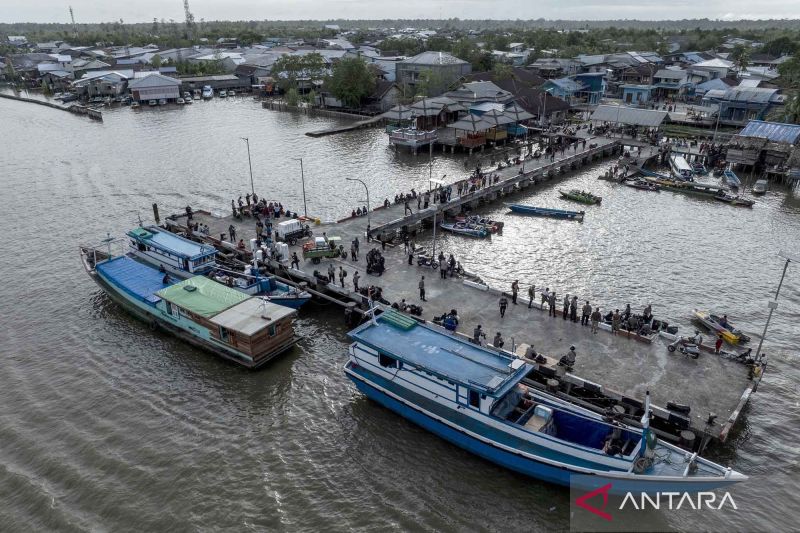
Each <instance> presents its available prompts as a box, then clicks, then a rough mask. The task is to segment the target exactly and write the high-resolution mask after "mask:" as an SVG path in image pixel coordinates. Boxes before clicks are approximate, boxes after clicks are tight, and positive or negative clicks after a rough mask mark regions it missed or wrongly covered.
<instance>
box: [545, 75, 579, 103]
mask: <svg viewBox="0 0 800 533" xmlns="http://www.w3.org/2000/svg"><path fill="white" fill-rule="evenodd" d="M585 89H586V84H584V83H582V82H580V81H577V80H576V79H574V78H557V79H552V80H547V81H546V82H545V83H544V85H542V90H544V91H547V92H548V93H550V94H551V95H553V96H555V97H556V98H560V99H561V100H564V101H565V102H567V103H568V104H570V105H574V104H577V103H582V101H581V99H580V93H581V92H583V91H584V90H585Z"/></svg>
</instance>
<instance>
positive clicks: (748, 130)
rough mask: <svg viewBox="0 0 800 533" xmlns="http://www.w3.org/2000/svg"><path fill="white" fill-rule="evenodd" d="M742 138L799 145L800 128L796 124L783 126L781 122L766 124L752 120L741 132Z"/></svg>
mask: <svg viewBox="0 0 800 533" xmlns="http://www.w3.org/2000/svg"><path fill="white" fill-rule="evenodd" d="M739 135H741V136H742V137H758V138H761V139H769V140H770V141H772V142H779V143H787V144H797V142H798V140H800V126H799V125H796V124H783V123H781V122H764V121H762V120H751V121H750V122H748V123H747V126H745V127H744V129H743V130H742V131H741V132H739Z"/></svg>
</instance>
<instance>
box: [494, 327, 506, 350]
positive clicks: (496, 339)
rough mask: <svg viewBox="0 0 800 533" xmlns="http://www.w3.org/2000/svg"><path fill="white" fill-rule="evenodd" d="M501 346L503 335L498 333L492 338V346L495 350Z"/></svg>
mask: <svg viewBox="0 0 800 533" xmlns="http://www.w3.org/2000/svg"><path fill="white" fill-rule="evenodd" d="M503 344H505V342H504V341H503V335H502V334H501V333H500V332H499V331H498V332H497V334H496V335H495V336H494V339H492V345H493V346H494V347H495V348H502V347H503Z"/></svg>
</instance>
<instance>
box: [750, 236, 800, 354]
mask: <svg viewBox="0 0 800 533" xmlns="http://www.w3.org/2000/svg"><path fill="white" fill-rule="evenodd" d="M778 257H782V258H783V259H786V263H785V264H784V265H783V273H782V274H781V280H780V282H778V289H777V290H776V291H775V298H774V299H773V300H771V301H770V302H769V303H768V304H767V305H768V306H769V315H767V323H766V324H764V331H763V332H761V339H760V340H759V341H758V348H756V360H758V358H759V357H760V355H761V346H762V345H763V344H764V339H765V338H766V337H767V328H768V327H769V321H770V320H771V319H772V313H773V312H774V311H775V309H777V308H778V295H779V294H780V293H781V286H783V279H784V278H785V277H786V269H788V268H789V263H791V262H792V261H794V262H795V263H797V262H800V257H798V256H796V255H794V254H791V253H789V252H786V251H784V250H781V251H779V252H778Z"/></svg>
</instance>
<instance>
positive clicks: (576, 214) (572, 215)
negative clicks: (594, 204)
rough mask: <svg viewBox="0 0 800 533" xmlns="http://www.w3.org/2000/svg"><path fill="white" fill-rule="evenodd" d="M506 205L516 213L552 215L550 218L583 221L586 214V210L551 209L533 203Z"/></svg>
mask: <svg viewBox="0 0 800 533" xmlns="http://www.w3.org/2000/svg"><path fill="white" fill-rule="evenodd" d="M506 207H508V208H509V209H511V210H512V211H513V212H515V213H520V214H523V215H534V216H539V217H550V218H566V219H569V220H578V221H582V220H583V216H584V214H585V213H584V211H567V210H565V209H550V208H548V207H536V206H533V205H523V204H506Z"/></svg>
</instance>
